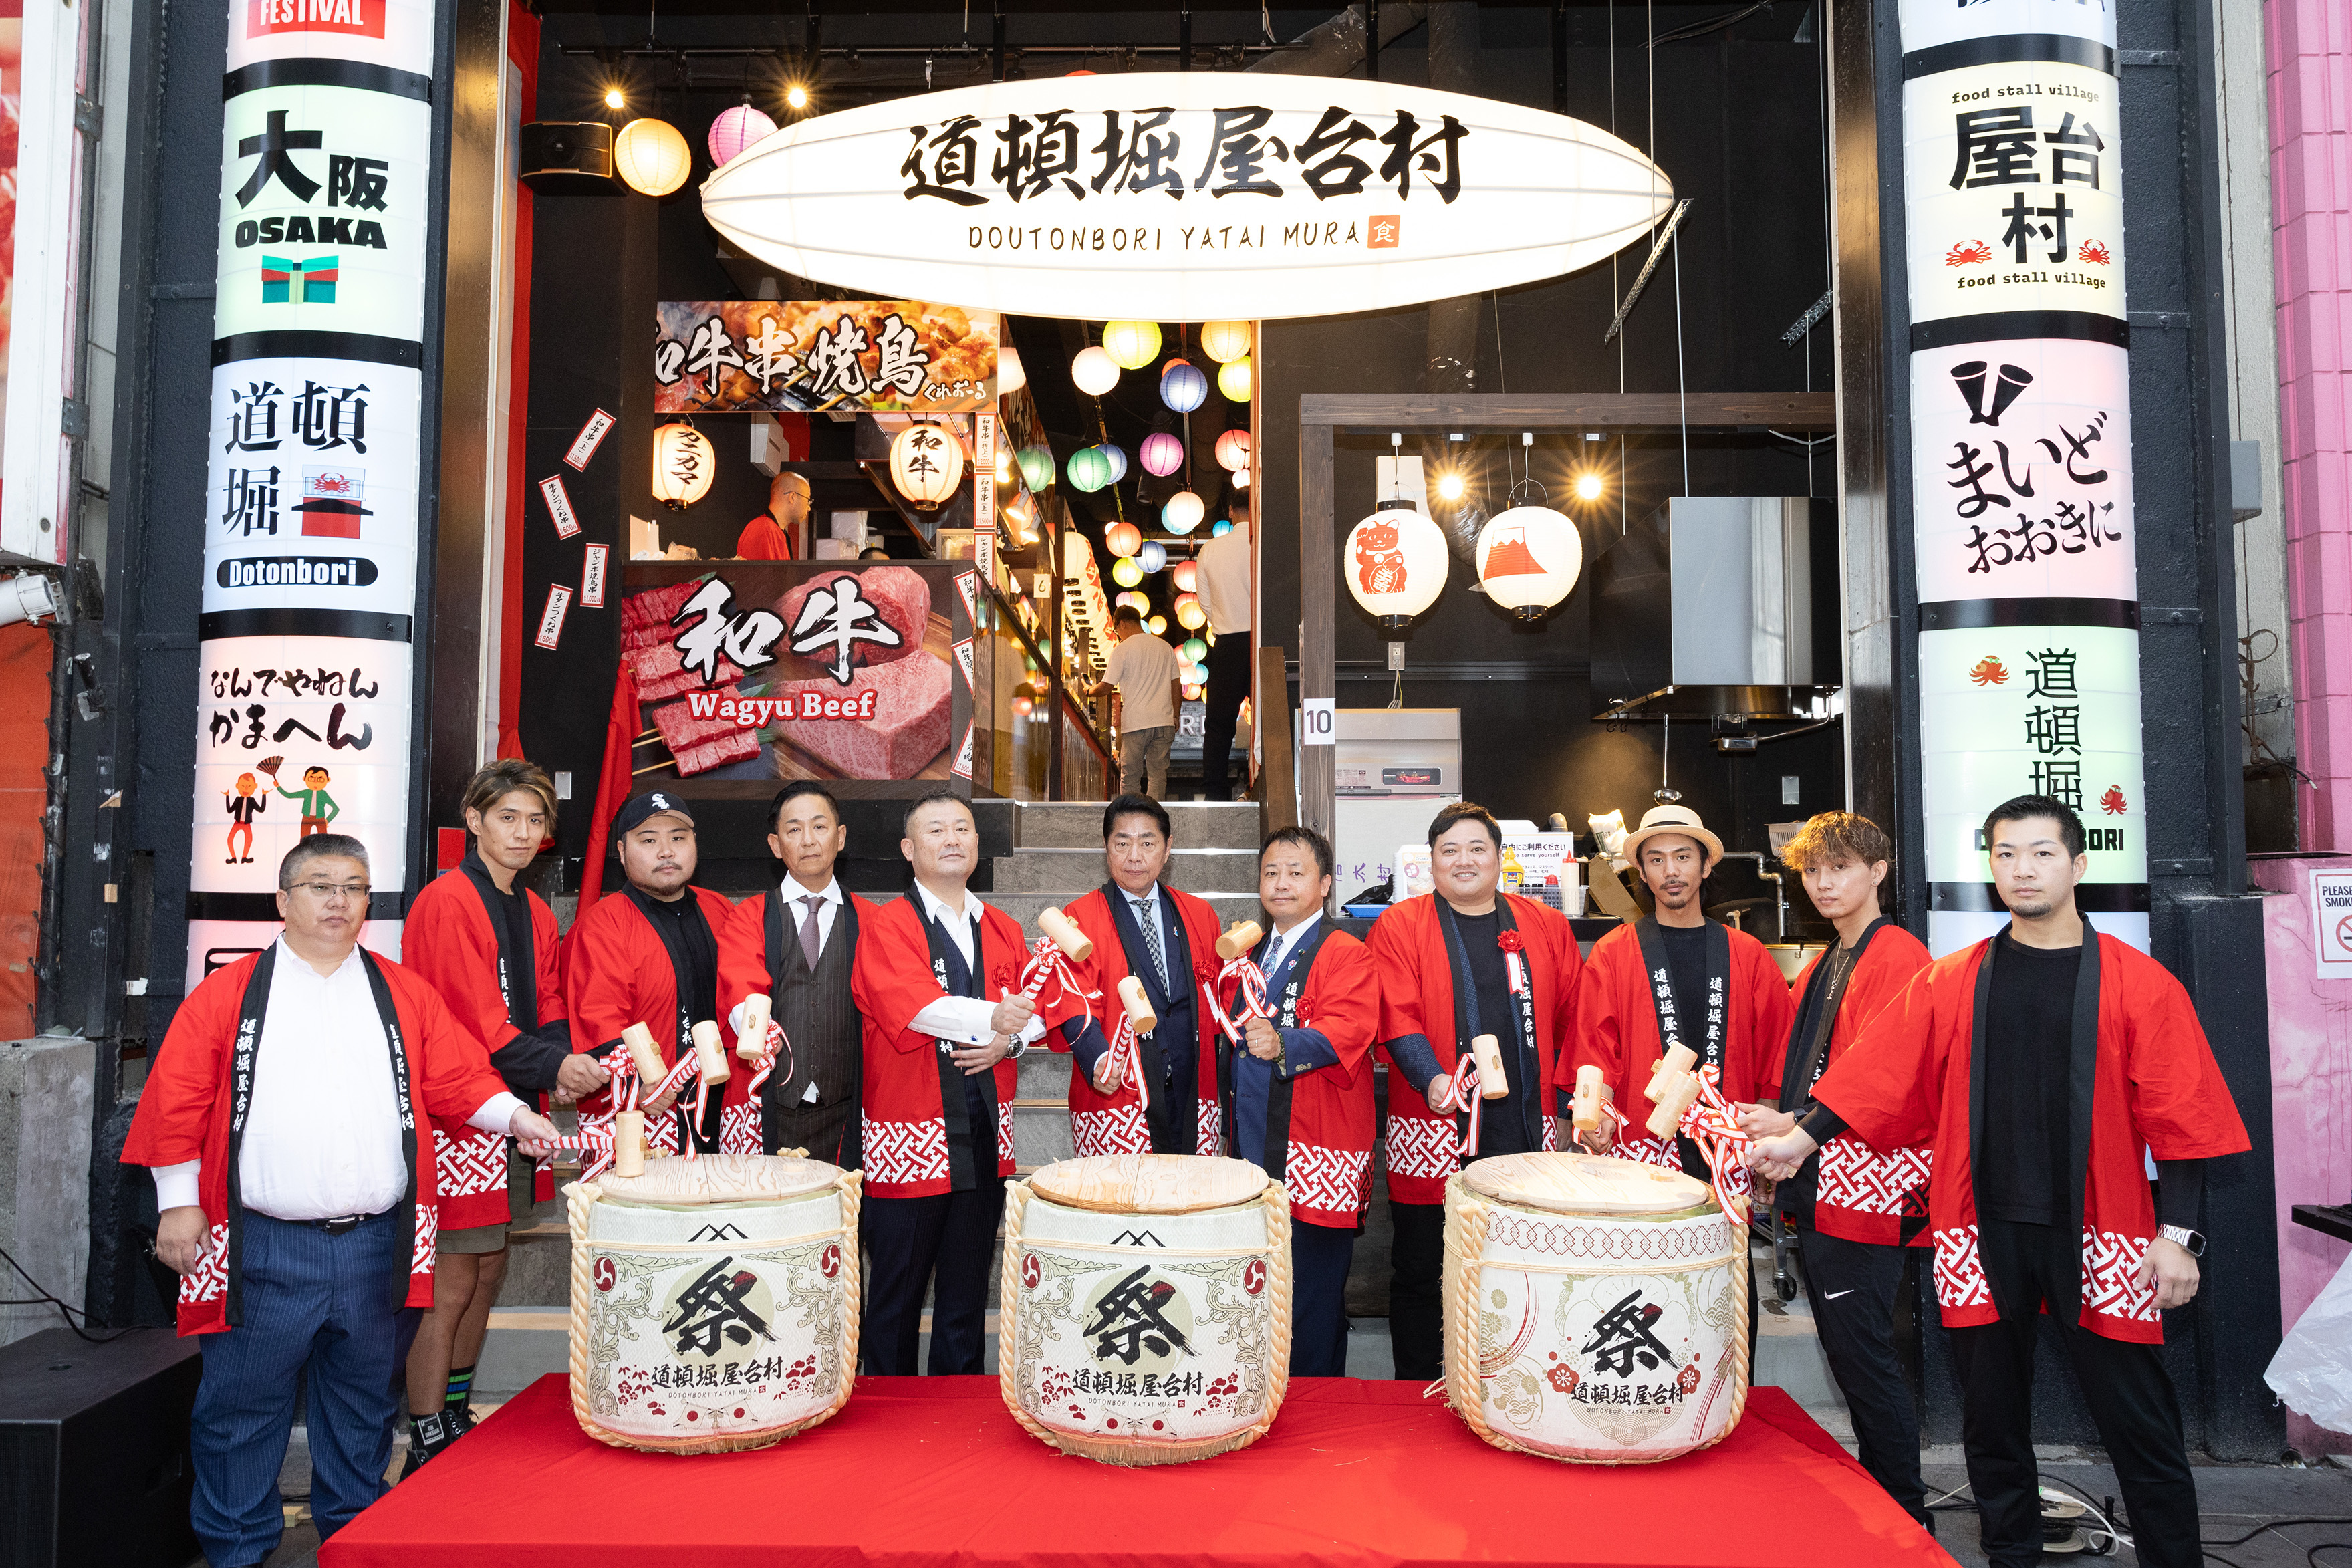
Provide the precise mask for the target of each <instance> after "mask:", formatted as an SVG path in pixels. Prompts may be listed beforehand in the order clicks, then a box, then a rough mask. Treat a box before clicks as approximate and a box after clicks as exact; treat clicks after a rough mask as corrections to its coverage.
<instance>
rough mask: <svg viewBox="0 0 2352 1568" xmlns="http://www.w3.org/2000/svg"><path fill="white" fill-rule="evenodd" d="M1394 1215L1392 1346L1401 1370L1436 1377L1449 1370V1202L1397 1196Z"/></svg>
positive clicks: (1423, 1378) (1420, 1379) (1417, 1378)
mask: <svg viewBox="0 0 2352 1568" xmlns="http://www.w3.org/2000/svg"><path fill="white" fill-rule="evenodd" d="M1389 1221H1390V1223H1391V1224H1392V1225H1393V1226H1396V1239H1395V1241H1394V1243H1393V1245H1392V1246H1391V1249H1390V1252H1389V1258H1390V1260H1391V1262H1392V1263H1393V1264H1394V1265H1395V1266H1396V1268H1395V1273H1394V1274H1393V1275H1392V1276H1391V1279H1390V1280H1389V1346H1390V1349H1391V1351H1392V1352H1394V1354H1395V1356H1396V1374H1397V1375H1398V1376H1399V1377H1402V1378H1410V1379H1412V1381H1413V1382H1415V1383H1434V1382H1436V1381H1437V1380H1438V1379H1439V1378H1440V1377H1442V1376H1444V1373H1445V1366H1444V1355H1445V1333H1444V1295H1443V1294H1442V1290H1443V1284H1442V1276H1443V1275H1444V1271H1445V1205H1444V1204H1400V1203H1393V1202H1392V1203H1391V1204H1390V1205H1389Z"/></svg>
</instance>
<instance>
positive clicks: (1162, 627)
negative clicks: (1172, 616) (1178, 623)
mask: <svg viewBox="0 0 2352 1568" xmlns="http://www.w3.org/2000/svg"><path fill="white" fill-rule="evenodd" d="M1143 627H1144V629H1145V630H1146V631H1148V632H1150V634H1151V635H1152V636H1153V637H1160V636H1164V635H1165V634H1166V632H1167V630H1168V617H1167V616H1152V617H1151V618H1150V619H1149V620H1147V621H1145V622H1144V623H1143Z"/></svg>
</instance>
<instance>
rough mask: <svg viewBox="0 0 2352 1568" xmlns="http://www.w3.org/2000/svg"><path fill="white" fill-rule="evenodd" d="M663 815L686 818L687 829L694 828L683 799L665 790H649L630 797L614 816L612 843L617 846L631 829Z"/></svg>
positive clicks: (691, 816) (691, 814) (690, 814)
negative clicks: (651, 818)
mask: <svg viewBox="0 0 2352 1568" xmlns="http://www.w3.org/2000/svg"><path fill="white" fill-rule="evenodd" d="M664 813H667V814H668V815H670V816H682V817H684V818H686V824H687V826H688V827H691V826H694V813H693V812H691V811H689V810H688V809H687V805H686V802H685V801H684V800H683V799H681V798H679V797H678V796H677V795H672V794H671V793H669V792H668V791H667V790H658V789H657V790H649V791H647V792H646V794H644V795H631V796H630V797H629V800H628V804H627V805H624V806H622V807H621V809H620V811H619V813H618V814H616V815H615V816H614V818H613V838H614V843H615V844H616V845H617V844H618V842H619V840H620V839H621V837H623V836H624V835H625V834H627V833H628V832H630V831H631V830H632V829H634V828H638V827H642V826H645V825H646V820H647V819H648V818H650V817H656V816H662V815H663V814H664Z"/></svg>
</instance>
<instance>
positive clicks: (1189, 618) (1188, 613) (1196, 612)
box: [1176, 595, 1209, 646]
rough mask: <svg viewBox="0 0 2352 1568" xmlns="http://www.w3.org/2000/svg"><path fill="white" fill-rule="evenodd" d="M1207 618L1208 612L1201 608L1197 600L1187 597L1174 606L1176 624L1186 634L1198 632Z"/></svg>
mask: <svg viewBox="0 0 2352 1568" xmlns="http://www.w3.org/2000/svg"><path fill="white" fill-rule="evenodd" d="M1208 618H1209V612H1208V611H1206V610H1204V609H1202V608H1201V601H1200V600H1198V599H1194V598H1192V597H1190V596H1189V595H1188V596H1187V597H1186V598H1184V599H1182V600H1180V601H1179V602H1178V604H1177V605H1176V624H1177V625H1178V626H1182V627H1183V628H1184V629H1185V630H1186V631H1188V632H1197V631H1199V630H1200V629H1201V627H1202V625H1204V624H1205V623H1206V622H1207V621H1208ZM1203 646H1205V645H1203Z"/></svg>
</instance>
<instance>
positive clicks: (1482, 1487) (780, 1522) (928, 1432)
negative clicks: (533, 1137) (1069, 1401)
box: [320, 1375, 1951, 1568]
mask: <svg viewBox="0 0 2352 1568" xmlns="http://www.w3.org/2000/svg"><path fill="white" fill-rule="evenodd" d="M499 1498H504V1499H509V1500H522V1499H534V1498H535V1499H538V1500H540V1502H538V1503H537V1504H533V1503H529V1502H521V1503H519V1504H518V1505H517V1506H505V1505H493V1504H490V1503H488V1501H487V1500H490V1499H499ZM780 1554H781V1555H780ZM1309 1559H1311V1560H1313V1561H1315V1562H1318V1563H1363V1564H1365V1565H1367V1568H1370V1565H1371V1564H1375V1563H1377V1564H1382V1565H1412V1564H1423V1563H1426V1564H1429V1565H1431V1568H1440V1565H1442V1568H1459V1565H1460V1564H1461V1563H1464V1562H1465V1561H1469V1560H1476V1561H1479V1562H1483V1563H1549V1564H1560V1563H1576V1564H1592V1565H1595V1568H1601V1565H1609V1568H1618V1565H1622V1568H1680V1565H1688V1568H1734V1565H1737V1568H1780V1565H1786V1568H1819V1565H1820V1564H1822V1563H1870V1564H1873V1568H1898V1565H1900V1564H1906V1563H1916V1564H1921V1565H1923V1568H1924V1565H1927V1564H1945V1565H1948V1564H1949V1563H1950V1562H1951V1559H1950V1558H1949V1557H1948V1556H1946V1555H1945V1554H1944V1553H1943V1552H1940V1551H1938V1550H1937V1547H1936V1545H1935V1543H1934V1542H1933V1541H1931V1540H1930V1539H1929V1538H1928V1536H1927V1532H1926V1531H1923V1530H1921V1529H1920V1528H1919V1527H1918V1526H1917V1525H1916V1524H1915V1523H1913V1522H1912V1521H1911V1520H1910V1518H1909V1516H1907V1515H1906V1514H1905V1513H1904V1512H1903V1510H1901V1509H1899V1508H1897V1507H1895V1504H1894V1503H1893V1502H1892V1501H1891V1500H1888V1498H1887V1496H1886V1494H1885V1492H1883V1491H1881V1490H1879V1489H1878V1487H1877V1485H1876V1483H1874V1481H1872V1480H1871V1479H1870V1477H1869V1476H1868V1475H1867V1474H1866V1473H1864V1470H1863V1468H1862V1467H1861V1466H1859V1465H1857V1464H1855V1463H1854V1462H1853V1460H1852V1459H1851V1458H1847V1457H1846V1455H1845V1453H1844V1451H1843V1450H1842V1449H1841V1448H1839V1447H1838V1446H1837V1444H1836V1442H1835V1441H1834V1440H1832V1438H1831V1437H1830V1436H1829V1435H1828V1434H1827V1433H1825V1432H1823V1431H1822V1429H1821V1428H1820V1427H1819V1426H1816V1425H1814V1423H1813V1422H1812V1420H1811V1418H1810V1417H1809V1416H1807V1415H1805V1413H1804V1412H1803V1411H1802V1410H1801V1409H1800V1408H1799V1407H1798V1405H1796V1403H1795V1402H1794V1401H1793V1400H1791V1399H1790V1398H1789V1396H1788V1395H1787V1394H1783V1393H1782V1392H1781V1391H1780V1390H1779V1389H1777V1388H1759V1389H1758V1390H1756V1391H1755V1392H1754V1393H1753V1394H1751V1395H1750V1396H1749V1399H1748V1415H1747V1419H1746V1420H1745V1421H1743V1422H1742V1423H1741V1424H1740V1426H1739V1427H1738V1429H1737V1430H1736V1431H1734V1432H1733V1433H1732V1435H1731V1436H1729V1437H1727V1438H1726V1439H1725V1440H1724V1441H1723V1442H1722V1443H1721V1444H1719V1445H1717V1447H1714V1448H1711V1449H1708V1450H1707V1451H1706V1452H1705V1453H1701V1454H1694V1455H1691V1456H1689V1457H1687V1458H1681V1459H1676V1460H1674V1461H1672V1462H1671V1463H1668V1464H1663V1465H1628V1466H1623V1467H1619V1468H1609V1467H1601V1466H1593V1465H1562V1464H1557V1463H1554V1462H1553V1461H1551V1460H1549V1459H1538V1458H1533V1457H1531V1456H1528V1455H1525V1454H1507V1453H1504V1452H1502V1451H1500V1450H1498V1449H1496V1448H1492V1447H1487V1446H1486V1444H1484V1443H1482V1442H1480V1441H1479V1440H1478V1439H1477V1438H1476V1437H1475V1436H1472V1434H1471V1432H1470V1429H1469V1428H1468V1427H1466V1426H1464V1425H1463V1424H1462V1422H1461V1420H1460V1419H1459V1418H1458V1417H1456V1416H1455V1415H1454V1413H1453V1412H1452V1411H1450V1410H1448V1409H1446V1408H1445V1407H1444V1405H1442V1404H1440V1403H1439V1402H1438V1401H1437V1400H1435V1399H1427V1400H1424V1399H1423V1398H1422V1397H1421V1394H1420V1390H1419V1389H1418V1388H1417V1387H1416V1386H1414V1385H1412V1384H1402V1383H1367V1382H1362V1381H1359V1380H1357V1379H1353V1378H1301V1379H1297V1380H1295V1381H1294V1382H1293V1383H1292V1384H1290V1395H1289V1398H1288V1400H1287V1402H1286V1403H1285V1404H1284V1405H1283V1407H1282V1414H1281V1415H1280V1416H1279V1417H1278V1418H1277V1419H1276V1421H1275V1424H1274V1429H1273V1431H1271V1432H1269V1433H1268V1434H1267V1435H1266V1436H1265V1437H1264V1438H1262V1439H1261V1440H1260V1441H1259V1442H1258V1443H1257V1445H1256V1446H1255V1447H1251V1448H1247V1449H1244V1450H1243V1451H1242V1452H1240V1453H1237V1454H1229V1455H1226V1456H1223V1458H1215V1459H1208V1460H1203V1461H1202V1462H1201V1463H1198V1464H1192V1465H1171V1466H1164V1467H1159V1468H1150V1469H1121V1468H1115V1467H1112V1466H1108V1465H1097V1464H1093V1463H1090V1462H1088V1461H1087V1460H1085V1459H1075V1458H1063V1457H1062V1456H1060V1455H1058V1454H1056V1453H1055V1451H1054V1450H1053V1449H1051V1448H1048V1447H1045V1445H1044V1444H1043V1443H1040V1442H1038V1441H1037V1440H1036V1439H1035V1438H1034V1437H1032V1436H1029V1435H1028V1434H1027V1433H1026V1432H1024V1431H1023V1430H1022V1429H1021V1428H1020V1427H1019V1426H1016V1425H1014V1424H1013V1418H1012V1417H1011V1416H1010V1415H1006V1414H1005V1411H1004V1406H1003V1403H1002V1401H1001V1399H1000V1397H999V1395H998V1393H997V1382H996V1379H994V1378H992V1377H925V1378H914V1377H873V1378H860V1379H859V1380H858V1383H857V1389H856V1393H855V1394H852V1395H851V1397H850V1401H849V1405H848V1406H847V1407H846V1408H845V1409H844V1410H843V1411H842V1413H841V1414H840V1415H836V1416H835V1417H834V1418H833V1419H832V1420H831V1421H829V1422H827V1423H826V1424H825V1425H824V1426H819V1427H817V1428H815V1429H814V1430H813V1431H811V1432H809V1433H807V1434H805V1435H803V1436H799V1437H795V1438H793V1439H791V1440H789V1441H787V1442H784V1443H782V1444H780V1445H778V1446H777V1447H772V1448H765V1449H761V1450H760V1451H758V1452H756V1453H750V1454H713V1455H706V1456H702V1457H699V1458H677V1457H676V1456H673V1455H668V1454H643V1453H636V1452H634V1451H631V1450H628V1449H623V1448H610V1447H605V1446H604V1444H602V1443H599V1442H596V1441H595V1440H593V1438H591V1437H589V1436H586V1435H585V1434H584V1433H583V1432H582V1431H581V1430H580V1427H579V1426H578V1424H577V1423H576V1422H574V1421H573V1419H572V1405H571V1396H570V1394H569V1391H568V1389H567V1388H566V1386H565V1383H564V1380H563V1379H562V1377H561V1376H560V1375H551V1376H548V1377H544V1378H541V1380H540V1381H539V1382H538V1383H536V1384H533V1385H532V1386H531V1387H530V1388H529V1389H527V1390H525V1391H524V1392H523V1393H522V1394H520V1395H518V1396H517V1397H516V1399H515V1400H514V1401H513V1402H512V1403H511V1404H509V1405H506V1406H505V1407H503V1408H502V1409H500V1410H499V1411H498V1412H497V1413H496V1414H495V1415H492V1416H490V1418H489V1419H488V1421H486V1422H484V1423H483V1424H482V1426H480V1427H479V1428H478V1430H476V1431H475V1432H474V1433H473V1435H472V1436H468V1437H467V1439H466V1440H465V1441H464V1442H462V1443H460V1444H458V1445H457V1447H453V1448H451V1449H450V1450H449V1451H448V1452H447V1453H446V1454H444V1455H442V1456H441V1457H440V1458H436V1459H435V1460H434V1461H433V1462H432V1463H431V1464H429V1465H427V1466H425V1468H424V1469H422V1470H420V1471H418V1472H417V1474H416V1475H415V1476H414V1477H412V1478H411V1479H408V1480H405V1481H403V1482H402V1483H401V1484H400V1485H399V1486H398V1487H397V1488H395V1489H394V1490H393V1491H392V1492H391V1494H390V1495H388V1496H387V1497H385V1498H384V1500H383V1501H382V1502H379V1503H377V1504H376V1505H375V1506H374V1507H373V1508H372V1509H369V1510H367V1511H366V1512H365V1513H363V1514H362V1515H360V1517H359V1518H358V1519H356V1520H354V1521H352V1523H351V1524H349V1525H347V1526H345V1527H344V1529H343V1530H342V1531H341V1532H339V1533H338V1534H337V1535H336V1536H335V1538H334V1539H333V1540H332V1541H331V1542H328V1543H327V1545H326V1546H325V1548H324V1549H323V1550H322V1551H321V1552H320V1563H322V1564H324V1568H410V1565H412V1564H414V1563H434V1564H435V1565H436V1568H493V1565H495V1568H577V1565H578V1564H580V1563H594V1562H608V1561H621V1560H625V1561H626V1562H627V1563H629V1564H630V1565H631V1568H667V1565H668V1564H673V1563H674V1564H678V1565H680V1568H684V1565H687V1564H692V1565H694V1568H721V1565H724V1564H730V1563H746V1564H749V1563H762V1564H768V1563H776V1562H779V1561H784V1560H789V1561H791V1562H792V1563H794V1564H796V1565H802V1568H816V1565H819V1564H832V1563H844V1564H847V1563H856V1564H861V1565H864V1564H893V1565H895V1564H905V1565H907V1568H916V1565H918V1564H920V1565H922V1568H949V1565H960V1564H979V1563H992V1564H1002V1563H1041V1564H1042V1563H1055V1564H1062V1563H1068V1564H1085V1565H1086V1568H1101V1565H1103V1564H1106V1563H1152V1564H1165V1565H1169V1568H1174V1565H1177V1564H1181V1565H1183V1568H1198V1565H1202V1564H1208V1563H1217V1564H1244V1565H1247V1568H1296V1565H1297V1563H1299V1562H1301V1561H1302V1560H1309Z"/></svg>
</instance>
